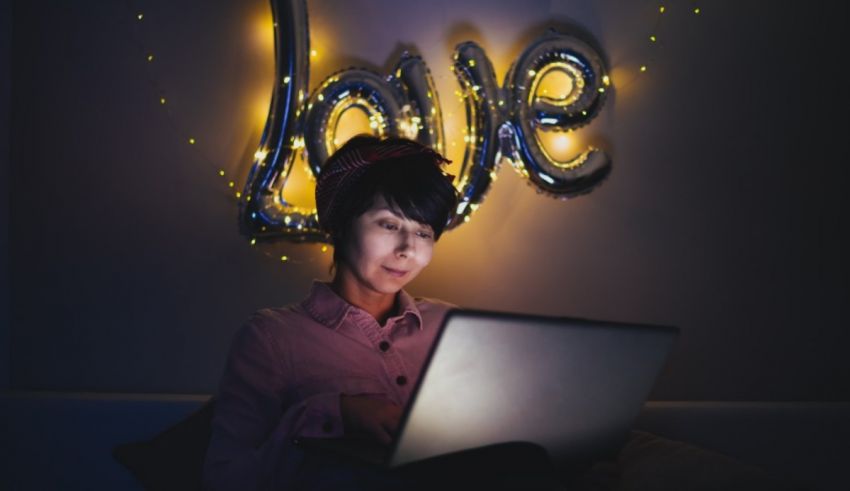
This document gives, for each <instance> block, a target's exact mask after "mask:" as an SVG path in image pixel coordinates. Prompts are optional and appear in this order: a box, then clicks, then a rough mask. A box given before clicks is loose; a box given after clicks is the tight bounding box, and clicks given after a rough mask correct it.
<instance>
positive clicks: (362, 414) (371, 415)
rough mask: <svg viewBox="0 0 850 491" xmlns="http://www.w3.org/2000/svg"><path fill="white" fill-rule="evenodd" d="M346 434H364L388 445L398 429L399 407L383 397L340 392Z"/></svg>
mask: <svg viewBox="0 0 850 491" xmlns="http://www.w3.org/2000/svg"><path fill="white" fill-rule="evenodd" d="M339 404H340V411H341V412H342V424H343V425H344V427H345V433H346V434H365V435H367V436H369V437H370V438H372V439H373V440H375V441H377V442H378V443H381V444H382V445H389V444H390V442H391V441H392V439H393V435H395V432H396V430H397V429H398V424H399V420H400V419H401V407H399V406H398V405H396V404H393V403H392V402H389V401H387V400H385V399H375V398H373V397H367V396H349V395H345V394H342V395H341V396H340V400H339Z"/></svg>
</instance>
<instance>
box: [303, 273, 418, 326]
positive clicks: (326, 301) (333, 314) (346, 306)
mask: <svg viewBox="0 0 850 491" xmlns="http://www.w3.org/2000/svg"><path fill="white" fill-rule="evenodd" d="M397 295H398V296H397V299H398V310H397V311H396V312H395V313H393V314H392V315H391V316H390V317H404V316H408V315H410V316H413V317H414V318H415V319H416V323H417V326H418V328H419V330H422V314H421V313H420V312H419V309H418V308H417V307H416V301H415V300H414V299H413V297H411V296H410V295H408V293H407V292H406V291H404V290H399V292H398V294H397ZM301 306H302V307H304V310H306V311H307V312H308V313H309V314H310V315H311V316H312V317H313V318H314V319H316V320H317V321H318V322H320V323H322V324H324V325H325V326H327V327H329V328H331V329H334V330H336V329H338V328H339V326H340V325H341V324H342V321H343V320H344V319H345V316H346V315H348V314H349V313H350V312H351V311H352V310H353V309H356V308H357V307H355V306H353V305H351V304H350V303H348V302H347V301H346V300H345V299H344V298H342V297H340V296H339V295H337V293H336V292H335V291H333V289H332V288H331V287H330V284H329V283H326V282H323V281H319V280H313V284H312V286H311V287H310V293H309V295H308V296H307V298H305V299H304V300H303V301H302V302H301Z"/></svg>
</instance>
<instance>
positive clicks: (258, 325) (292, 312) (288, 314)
mask: <svg viewBox="0 0 850 491" xmlns="http://www.w3.org/2000/svg"><path fill="white" fill-rule="evenodd" d="M311 321H312V318H311V317H310V316H309V315H308V314H307V313H306V312H305V311H304V309H303V308H302V307H301V306H300V305H298V304H292V305H286V306H283V307H269V308H262V309H259V310H256V311H254V312H252V313H251V314H250V315H249V316H248V318H247V319H245V322H243V323H242V326H241V327H240V329H239V330H238V331H237V332H236V334H235V337H236V339H237V340H238V339H245V338H249V339H262V340H264V341H271V340H273V339H277V338H280V337H282V336H286V335H287V334H288V333H289V332H291V331H293V330H298V329H299V328H300V327H302V326H303V325H304V324H305V323H309V322H311Z"/></svg>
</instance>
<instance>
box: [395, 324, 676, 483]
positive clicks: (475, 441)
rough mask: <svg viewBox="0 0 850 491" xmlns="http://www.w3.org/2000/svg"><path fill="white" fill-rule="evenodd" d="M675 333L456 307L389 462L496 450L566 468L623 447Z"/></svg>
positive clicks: (661, 329) (425, 371) (429, 363)
mask: <svg viewBox="0 0 850 491" xmlns="http://www.w3.org/2000/svg"><path fill="white" fill-rule="evenodd" d="M677 332H678V329H676V328H673V327H662V326H648V325H634V324H621V323H612V322H598V321H588V320H581V319H566V318H552V317H540V316H531V315H520V314H509V313H498V312H486V311H471V310H453V311H451V312H450V313H449V314H448V315H447V317H446V320H445V321H444V324H443V327H442V332H441V334H440V336H439V339H438V340H437V342H436V343H435V344H434V347H433V349H432V352H431V355H430V357H429V361H428V363H427V366H426V368H425V370H424V373H423V375H422V377H421V379H420V380H419V382H418V386H417V389H416V391H415V392H414V394H413V396H412V399H411V401H410V403H409V405H408V410H407V412H406V414H405V417H404V419H403V421H402V425H401V428H400V430H401V431H400V433H399V437H398V439H397V440H396V442H395V445H394V447H393V449H392V452H391V455H390V461H389V464H390V465H391V466H397V465H401V464H405V463H408V462H413V461H417V460H421V459H425V458H428V457H432V456H436V455H440V454H445V453H450V452H455V451H460V450H466V449H470V448H476V447H481V446H486V445H491V444H497V443H504V442H511V441H523V442H533V443H536V444H539V445H541V446H543V447H544V448H545V449H546V450H547V451H548V452H549V455H550V456H552V457H553V459H556V460H558V461H561V460H568V459H582V458H590V457H592V456H594V455H601V454H603V453H605V452H607V451H610V450H611V449H613V448H614V447H616V446H617V445H619V444H620V443H621V442H622V441H623V439H624V438H625V436H626V435H627V433H628V430H629V429H630V427H631V425H632V423H633V422H634V420H635V418H636V417H637V415H638V413H639V412H640V410H641V407H642V405H643V402H644V401H645V399H646V397H647V396H648V395H649V392H650V390H651V388H652V385H653V384H654V382H655V379H656V377H657V376H658V374H659V372H660V370H661V368H662V366H663V364H664V362H665V360H666V358H667V355H668V353H669V351H670V349H671V346H672V343H673V340H674V338H675V336H676V334H677Z"/></svg>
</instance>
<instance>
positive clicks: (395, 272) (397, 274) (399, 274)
mask: <svg viewBox="0 0 850 491" xmlns="http://www.w3.org/2000/svg"><path fill="white" fill-rule="evenodd" d="M383 268H384V269H385V270H387V273H389V274H391V275H393V276H395V277H396V278H401V277H402V276H404V275H406V274H407V271H399V270H397V269H392V268H388V267H386V266H383Z"/></svg>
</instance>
